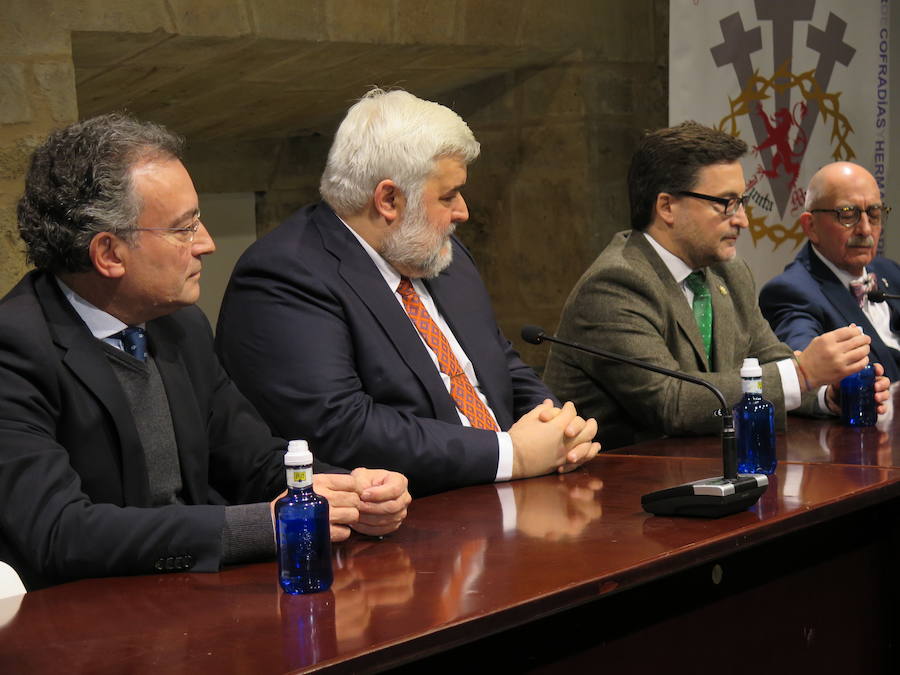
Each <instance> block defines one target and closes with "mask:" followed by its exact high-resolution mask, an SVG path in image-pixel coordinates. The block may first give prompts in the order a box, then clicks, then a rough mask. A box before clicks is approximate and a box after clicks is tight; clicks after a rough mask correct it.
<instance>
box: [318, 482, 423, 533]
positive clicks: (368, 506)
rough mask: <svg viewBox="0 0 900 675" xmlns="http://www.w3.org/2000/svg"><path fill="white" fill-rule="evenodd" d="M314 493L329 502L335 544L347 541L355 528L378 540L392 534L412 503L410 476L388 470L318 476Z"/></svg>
mask: <svg viewBox="0 0 900 675" xmlns="http://www.w3.org/2000/svg"><path fill="white" fill-rule="evenodd" d="M313 490H315V491H316V494H319V495H321V496H322V497H325V499H327V500H328V506H329V507H330V508H329V512H328V517H329V520H330V522H331V541H344V540H345V539H347V538H348V537H349V536H350V530H351V529H353V530H356V531H357V532H359V533H361V534H367V535H370V536H376V537H379V536H383V535H385V534H389V533H391V532H393V531H394V530H396V529H397V528H398V527H400V523H402V522H403V519H404V518H406V507H407V506H409V503H410V501H412V497H411V496H410V494H409V490H408V489H407V480H406V476H404V475H403V474H402V473H397V472H396V471H387V470H386V469H365V468H362V467H360V468H358V469H354V470H353V471H351V472H350V473H349V474H342V473H317V474H315V475H314V476H313Z"/></svg>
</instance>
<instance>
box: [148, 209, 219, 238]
mask: <svg viewBox="0 0 900 675" xmlns="http://www.w3.org/2000/svg"><path fill="white" fill-rule="evenodd" d="M202 224H203V223H202V222H201V221H200V213H199V212H198V213H197V215H196V216H194V220H193V221H191V224H190V225H188V226H186V227H135V228H134V231H135V232H171V233H172V234H174V235H175V236H176V237H177V238H178V240H179V241H183V242H184V243H185V244H192V243H193V242H194V235H195V234H197V230H199V229H200V225H202Z"/></svg>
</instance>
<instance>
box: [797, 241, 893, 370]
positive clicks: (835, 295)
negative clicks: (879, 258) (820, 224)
mask: <svg viewBox="0 0 900 675" xmlns="http://www.w3.org/2000/svg"><path fill="white" fill-rule="evenodd" d="M806 246H807V250H806V255H807V265H808V269H809V273H810V274H811V275H812V276H813V277H814V278H815V279H816V280H817V281H818V282H819V285H820V288H821V289H822V294H823V295H824V296H825V297H826V298H828V301H829V302H830V303H831V304H832V306H833V307H834V308H835V310H837V312H838V313H839V314H840V315H841V317H842V318H843V319H844V321H845V323H846V324H851V323H855V324H856V325H857V326H861V327H862V329H863V332H865V334H866V335H868V336H869V337H871V338H872V344H871V345H870V347H871V349H872V352H873V353H874V358H873V359H872V360H873V361H878V362H879V363H882V364H884V363H891V362H892V361H894V357H893V354H892V353H891V350H890V348H889V347H888V346H887V345H886V344H884V341H883V340H882V339H881V337H879V335H878V331H876V330H875V327H874V326H873V325H872V323H871V322H870V321H869V318H868V317H867V316H866V315H865V314H864V313H863V311H862V309H861V308H860V306H859V304H858V303H857V302H856V298H854V297H853V295H852V294H851V293H850V290H849V289H848V288H847V287H846V286H844V284H842V283H841V281H840V280H839V279H838V278H837V277H836V276H835V275H834V272H832V271H831V270H830V269H828V267H827V266H826V265H825V263H823V262H822V261H821V260H819V256H817V255H816V253H815V251H813V250H812V245H811V244H810V243H809V242H807V244H806ZM876 276H877V273H876ZM883 281H884V280H883V279H882V278H881V277H879V279H878V282H879V288H881V284H882V283H883ZM892 309H893V308H892ZM892 319H893V317H892Z"/></svg>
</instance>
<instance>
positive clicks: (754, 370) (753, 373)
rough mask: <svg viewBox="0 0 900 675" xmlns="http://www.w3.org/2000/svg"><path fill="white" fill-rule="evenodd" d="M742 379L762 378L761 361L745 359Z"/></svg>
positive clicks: (742, 367)
mask: <svg viewBox="0 0 900 675" xmlns="http://www.w3.org/2000/svg"><path fill="white" fill-rule="evenodd" d="M741 377H744V378H749V377H762V368H760V367H759V359H744V365H742V366H741Z"/></svg>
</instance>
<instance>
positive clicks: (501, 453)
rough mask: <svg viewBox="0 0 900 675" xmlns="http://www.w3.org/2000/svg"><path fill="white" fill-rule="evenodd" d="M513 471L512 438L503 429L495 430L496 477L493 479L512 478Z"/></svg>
mask: <svg viewBox="0 0 900 675" xmlns="http://www.w3.org/2000/svg"><path fill="white" fill-rule="evenodd" d="M512 472H513V444H512V438H511V437H510V435H509V434H508V433H507V432H505V431H498V432H497V477H496V478H494V480H495V481H498V482H499V481H504V480H509V479H510V478H512Z"/></svg>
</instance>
